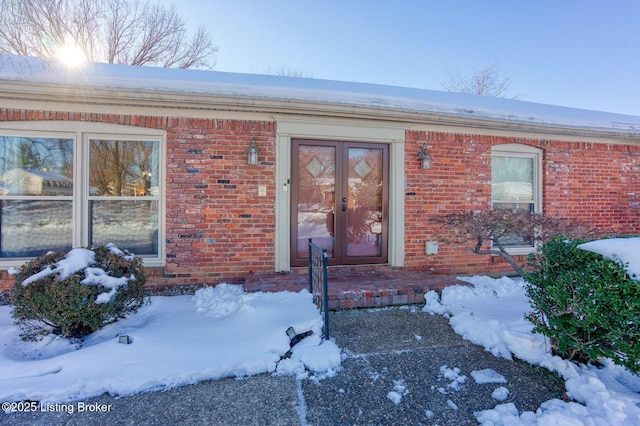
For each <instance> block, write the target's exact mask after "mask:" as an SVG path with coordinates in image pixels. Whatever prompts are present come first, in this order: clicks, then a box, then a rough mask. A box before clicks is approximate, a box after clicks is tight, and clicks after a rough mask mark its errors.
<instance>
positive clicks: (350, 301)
mask: <svg viewBox="0 0 640 426" xmlns="http://www.w3.org/2000/svg"><path fill="white" fill-rule="evenodd" d="M464 284H465V283H464V282H462V281H460V280H458V279H457V278H456V277H455V276H451V275H437V274H434V273H432V272H429V271H421V270H405V269H397V270H393V269H388V270H374V271H359V272H345V271H341V270H338V271H332V270H330V271H329V278H328V293H329V309H331V310H337V309H353V308H373V307H384V306H392V305H407V304H415V303H424V294H425V293H426V292H428V291H429V290H434V291H440V290H442V289H443V288H445V287H447V286H451V285H464ZM308 288H309V280H308V276H307V274H305V273H298V272H292V273H269V274H251V275H249V276H247V277H246V278H245V281H244V289H245V291H248V292H258V291H263V292H275V291H295V292H298V291H300V290H302V289H308Z"/></svg>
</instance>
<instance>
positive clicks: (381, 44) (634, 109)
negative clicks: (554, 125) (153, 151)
mask: <svg viewBox="0 0 640 426" xmlns="http://www.w3.org/2000/svg"><path fill="white" fill-rule="evenodd" d="M161 1H162V2H163V3H166V4H170V3H171V0H161ZM176 8H177V10H178V12H179V13H180V14H181V15H183V17H184V18H185V20H186V21H187V22H188V24H189V25H190V26H194V27H195V26H197V25H207V26H208V27H209V30H210V31H211V34H212V36H213V39H214V42H215V44H216V45H217V46H218V49H219V51H218V55H217V65H216V67H215V70H217V71H228V72H240V73H264V72H266V71H267V70H268V69H270V68H271V69H277V68H280V67H288V68H291V69H295V70H298V71H302V72H304V73H306V74H307V75H311V76H312V77H314V78H321V79H330V80H343V81H356V82H365V83H378V84H388V85H393V86H406V87H415V88H423V89H433V90H441V89H442V86H441V83H442V82H443V81H445V80H447V78H448V74H449V73H452V72H455V71H456V70H457V71H459V72H460V73H462V74H465V73H467V72H470V71H472V70H473V69H474V68H481V67H483V66H485V65H488V64H494V65H496V66H498V67H499V68H500V69H502V70H503V71H505V72H506V73H507V74H508V75H509V76H510V78H511V92H512V94H514V95H516V94H518V95H520V99H522V100H525V101H531V102H541V103H548V104H555V105H565V106H571V107H577V108H585V109H594V110H601V111H609V112H619V113H623V114H631V115H637V116H640V23H639V19H640V1H637V0H611V1H603V0H555V1H550V0H535V1H534V0H440V1H429V0H423V1H418V0H415V1H402V0H397V1H390V0H387V1H377V0H369V1H364V0H361V1H357V0H351V1H349V0H342V1H339V0H323V1H311V0H297V1H295V0H269V1H267V0H262V1H261V0H233V1H229V0H180V1H179V2H176Z"/></svg>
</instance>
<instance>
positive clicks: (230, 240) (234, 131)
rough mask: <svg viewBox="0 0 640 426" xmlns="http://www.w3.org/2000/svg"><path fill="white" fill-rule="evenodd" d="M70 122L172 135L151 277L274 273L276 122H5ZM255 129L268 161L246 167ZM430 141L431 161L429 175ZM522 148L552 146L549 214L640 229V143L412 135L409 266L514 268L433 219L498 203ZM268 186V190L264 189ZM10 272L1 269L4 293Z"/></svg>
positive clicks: (546, 155)
mask: <svg viewBox="0 0 640 426" xmlns="http://www.w3.org/2000/svg"><path fill="white" fill-rule="evenodd" d="M18 120H19V121H30V120H45V121H46V120H70V121H85V122H103V123H114V124H122V125H132V126H141V127H148V128H156V129H163V130H166V131H167V146H166V148H167V167H166V192H165V196H166V209H167V210H166V235H165V238H166V241H165V246H166V251H167V262H166V266H165V267H164V268H155V269H149V270H148V272H149V275H150V284H151V285H156V286H172V285H180V284H186V285H189V284H202V283H217V282H222V281H232V280H239V279H242V278H243V277H245V276H246V275H247V274H249V273H250V272H252V271H255V272H267V271H273V270H274V257H275V253H274V237H275V211H274V204H275V190H276V188H275V184H274V182H275V130H276V129H275V126H276V125H275V123H273V122H263V121H241V120H208V119H188V118H175V117H151V116H129V115H108V114H79V113H55V112H47V111H22V110H20V111H18V110H6V109H4V110H3V109H0V121H18ZM252 136H254V137H255V138H256V141H257V143H258V146H259V149H260V165H258V166H248V165H247V164H246V157H247V150H248V148H249V144H250V142H251V137H252ZM423 143H426V144H427V146H428V147H429V151H430V153H431V155H432V157H433V167H432V169H431V170H421V169H420V164H419V161H418V159H417V158H418V153H419V151H420V147H421V145H422V144H423ZM504 143H523V144H528V145H531V146H534V147H537V148H540V149H542V150H543V181H544V184H543V187H544V191H543V195H544V205H543V208H544V211H545V213H547V214H550V215H554V216H568V217H577V218H582V219H585V220H588V221H590V222H592V223H594V224H595V225H597V226H599V227H601V228H602V229H609V228H611V229H614V230H616V231H617V232H621V233H626V234H629V233H638V232H640V221H639V220H638V219H639V216H640V173H639V171H640V147H634V146H628V145H611V144H604V143H602V144H600V143H597V144H594V143H569V142H559V141H552V140H534V139H517V138H505V137H492V136H480V135H462V134H449V133H437V132H424V131H409V132H407V134H406V154H405V162H406V165H405V171H406V176H405V177H406V188H405V211H406V217H405V223H406V229H405V262H406V266H407V267H410V268H413V267H417V268H433V269H434V270H435V271H437V272H443V273H485V272H492V271H494V272H495V271H510V267H508V265H506V264H504V263H494V262H493V261H492V258H491V256H488V255H475V254H473V253H471V252H470V250H469V247H467V246H456V245H449V244H443V245H441V246H440V252H439V254H438V255H435V256H428V255H426V254H425V253H424V245H425V242H426V241H431V240H434V239H435V234H436V229H435V228H434V225H433V224H431V223H429V221H428V218H429V217H431V216H433V215H438V214H442V213H449V212H454V211H458V210H463V209H476V208H477V209H485V208H490V206H491V147H492V146H493V145H496V144H504ZM259 185H265V186H266V188H267V195H266V196H259V195H258V187H259ZM11 285H12V283H11V278H10V277H8V276H7V275H6V273H4V272H2V273H0V288H2V287H4V288H9V287H10V286H11Z"/></svg>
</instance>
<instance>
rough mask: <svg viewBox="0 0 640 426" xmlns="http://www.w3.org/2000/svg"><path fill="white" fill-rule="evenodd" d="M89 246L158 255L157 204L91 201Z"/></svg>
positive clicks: (155, 202) (128, 201)
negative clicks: (113, 246)
mask: <svg viewBox="0 0 640 426" xmlns="http://www.w3.org/2000/svg"><path fill="white" fill-rule="evenodd" d="M89 207H90V226H91V229H90V238H89V244H91V245H104V244H107V243H114V244H115V245H116V246H118V247H119V248H121V249H127V250H129V251H130V252H131V253H133V254H136V255H143V254H158V202H157V201H153V200H148V201H142V200H139V201H138V200H100V201H90V202H89Z"/></svg>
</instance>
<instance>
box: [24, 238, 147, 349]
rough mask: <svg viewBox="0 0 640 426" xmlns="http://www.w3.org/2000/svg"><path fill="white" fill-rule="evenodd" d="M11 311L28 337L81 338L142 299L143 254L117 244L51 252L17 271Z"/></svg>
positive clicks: (124, 312) (130, 309) (113, 319)
mask: <svg viewBox="0 0 640 426" xmlns="http://www.w3.org/2000/svg"><path fill="white" fill-rule="evenodd" d="M14 273H15V274H14V275H15V282H14V286H13V289H12V291H11V303H12V305H14V308H13V310H12V316H13V317H14V318H15V319H16V322H17V324H18V325H19V326H20V327H21V330H22V333H21V336H22V338H23V339H35V338H38V337H40V336H42V335H44V334H47V333H54V334H60V335H62V336H64V337H74V338H82V337H84V336H86V335H88V334H90V333H93V332H94V331H96V330H98V329H100V328H102V327H103V326H104V325H106V324H109V323H111V322H114V321H116V320H117V319H119V318H123V317H125V316H126V315H127V314H129V313H132V312H136V311H137V310H138V308H140V306H141V305H142V303H143V299H144V294H143V291H144V285H145V283H146V280H147V279H146V275H145V273H144V268H143V267H142V259H140V258H137V257H135V256H133V255H131V254H130V253H128V252H123V251H122V250H120V249H119V248H117V247H116V246H115V245H113V244H107V245H106V246H101V247H94V248H75V249H73V250H70V251H69V252H66V253H53V252H49V253H47V254H44V255H42V256H40V257H38V258H36V259H34V260H32V261H30V262H28V263H26V264H25V265H24V266H22V268H19V269H18V270H16V271H14Z"/></svg>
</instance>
